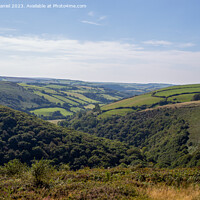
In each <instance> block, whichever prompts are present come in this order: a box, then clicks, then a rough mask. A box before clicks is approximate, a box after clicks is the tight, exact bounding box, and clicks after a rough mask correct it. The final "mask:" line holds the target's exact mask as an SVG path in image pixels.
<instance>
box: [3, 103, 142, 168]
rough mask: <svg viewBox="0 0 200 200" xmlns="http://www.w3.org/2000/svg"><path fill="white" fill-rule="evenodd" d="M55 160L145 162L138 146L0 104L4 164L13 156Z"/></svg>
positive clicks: (75, 165) (84, 163) (81, 164)
mask: <svg viewBox="0 0 200 200" xmlns="http://www.w3.org/2000/svg"><path fill="white" fill-rule="evenodd" d="M42 158H43V159H48V160H52V161H53V163H54V164H55V165H58V164H61V163H65V164H69V166H70V168H71V169H78V168H81V167H85V166H88V167H99V166H103V167H113V166H117V165H119V164H121V163H125V164H134V162H137V163H138V162H139V163H143V162H144V163H145V159H144V157H143V155H142V153H141V151H140V150H139V149H138V148H132V147H129V146H128V145H125V144H123V143H121V142H118V141H111V140H108V139H103V138H97V137H95V136H91V135H89V134H86V133H82V132H78V131H74V130H70V129H67V128H62V127H58V126H56V125H54V124H51V123H48V122H45V121H43V120H40V119H37V118H36V117H34V116H30V115H28V114H25V113H23V112H19V111H15V110H12V109H9V108H6V107H3V106H1V107H0V162H1V163H0V164H3V163H7V162H8V161H10V160H13V159H19V160H20V161H21V162H26V163H27V164H30V163H31V161H32V160H34V159H36V160H40V159H42Z"/></svg>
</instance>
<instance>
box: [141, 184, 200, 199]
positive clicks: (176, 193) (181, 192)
mask: <svg viewBox="0 0 200 200" xmlns="http://www.w3.org/2000/svg"><path fill="white" fill-rule="evenodd" d="M139 193H145V194H146V195H147V196H148V197H149V198H151V199H152V200H200V190H199V187H188V188H181V189H180V188H179V189H178V188H173V187H167V186H152V187H148V188H141V189H139Z"/></svg>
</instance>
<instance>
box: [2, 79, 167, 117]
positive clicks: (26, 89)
mask: <svg viewBox="0 0 200 200" xmlns="http://www.w3.org/2000/svg"><path fill="white" fill-rule="evenodd" d="M0 80H1V81H0V84H1V88H2V89H1V90H0V97H1V98H0V104H2V105H6V106H9V107H11V108H14V109H17V110H23V111H26V112H27V113H32V114H34V115H37V116H38V117H40V118H42V119H46V120H50V119H51V120H54V119H64V118H66V116H70V115H73V114H74V113H77V112H79V111H80V110H85V109H93V108H94V107H95V104H99V105H101V106H103V105H105V104H108V103H111V102H114V101H118V100H120V99H123V98H127V97H130V96H132V95H135V94H142V93H146V92H149V91H152V90H155V89H158V88H163V87H166V86H169V84H153V83H152V84H134V83H133V84H132V83H95V82H84V81H76V80H68V79H48V78H22V77H0ZM8 81H10V82H8ZM5 87H6V89H4V88H5ZM5 91H6V92H5ZM18 94H19V95H18Z"/></svg>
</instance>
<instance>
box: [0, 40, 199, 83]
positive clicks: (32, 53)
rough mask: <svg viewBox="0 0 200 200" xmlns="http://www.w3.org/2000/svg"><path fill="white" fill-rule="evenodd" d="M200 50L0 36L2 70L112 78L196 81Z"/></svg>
mask: <svg viewBox="0 0 200 200" xmlns="http://www.w3.org/2000/svg"><path fill="white" fill-rule="evenodd" d="M199 58H200V52H192V51H180V50H179V51H178V50H166V51H155V50H154V51H149V50H148V51H147V50H140V47H138V46H137V45H134V44H131V43H128V42H124V43H122V42H118V41H112V42H108V41H99V42H92V41H85V42H80V41H78V40H70V39H47V38H46V39H44V38H41V37H36V36H35V37H28V36H27V37H3V36H1V37H0V70H1V75H7V76H35V77H55V78H70V79H80V80H89V81H116V82H170V83H194V82H199V74H200V59H199Z"/></svg>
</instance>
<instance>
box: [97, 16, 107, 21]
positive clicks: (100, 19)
mask: <svg viewBox="0 0 200 200" xmlns="http://www.w3.org/2000/svg"><path fill="white" fill-rule="evenodd" d="M106 18H107V16H101V17H99V19H98V21H102V20H104V19H106Z"/></svg>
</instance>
